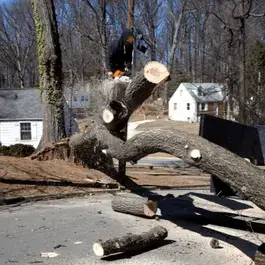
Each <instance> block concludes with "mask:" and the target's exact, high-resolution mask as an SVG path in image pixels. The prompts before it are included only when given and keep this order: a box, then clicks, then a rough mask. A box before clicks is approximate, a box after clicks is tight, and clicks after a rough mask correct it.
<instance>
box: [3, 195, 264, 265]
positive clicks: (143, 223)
mask: <svg viewBox="0 0 265 265" xmlns="http://www.w3.org/2000/svg"><path fill="white" fill-rule="evenodd" d="M170 192H171V193H172V191H170ZM196 192H198V191H196ZM161 193H167V191H163V192H161ZM174 193H175V195H179V194H181V193H183V194H185V193H187V191H174ZM201 193H208V192H207V191H201ZM112 196H113V195H110V194H104V195H94V196H90V197H88V198H79V199H67V200H58V201H48V202H38V203H34V204H28V205H24V206H20V207H17V208H9V209H6V208H1V211H0V213H1V215H0V264H1V265H2V264H3V265H4V264H19V265H26V264H49V265H93V264H115V265H116V264H117V265H119V264H125V265H126V264H129V265H138V264H141V265H149V264H150V265H151V264H152V265H156V264H157V265H163V264H166V265H168V264H176V265H204V264H216V265H221V264H222V265H224V264H230V265H231V264H241V265H244V264H246V265H249V264H250V263H251V262H250V257H252V256H253V255H254V252H255V250H256V248H257V244H259V243H260V241H258V240H257V239H256V237H255V236H254V235H249V233H245V232H241V231H235V230H232V229H227V228H217V227H214V226H205V227H204V228H202V227H201V226H199V225H191V224H187V223H185V224H183V223H173V222H171V221H166V220H160V221H157V220H146V219H142V218H137V217H134V216H130V215H125V214H121V213H116V212H113V211H112V209H111V206H110V200H111V198H112ZM156 225H163V226H165V227H166V228H167V229H168V231H169V235H168V238H167V239H168V240H172V243H170V242H169V241H168V244H167V245H165V246H162V247H160V248H157V249H153V250H150V251H148V252H144V253H142V254H138V255H134V256H132V257H131V258H130V257H123V258H120V259H117V257H116V259H113V260H111V261H106V260H101V259H99V258H98V257H96V256H95V255H94V254H93V252H92V245H93V243H94V242H96V241H98V240H99V239H103V240H104V239H108V238H111V237H113V236H122V235H124V234H125V233H127V232H131V233H140V232H143V231H146V230H148V229H150V228H151V227H154V226H156ZM216 231H220V232H222V233H223V234H221V233H220V232H216ZM233 234H234V235H236V236H237V237H236V238H232V239H231V240H230V241H229V240H228V239H226V237H227V238H228V237H230V236H231V235H233ZM211 237H218V238H219V239H220V238H221V239H224V241H222V242H221V245H222V248H221V249H212V248H211V247H210V245H209V241H210V239H211ZM237 238H238V239H237ZM227 241H229V243H227ZM76 242H79V243H80V242H81V243H80V244H76ZM59 244H61V245H64V246H63V247H60V248H58V249H55V250H54V247H55V246H57V245H59ZM50 251H52V252H53V251H55V252H57V253H58V254H59V256H57V257H55V258H43V257H41V256H40V253H41V252H50Z"/></svg>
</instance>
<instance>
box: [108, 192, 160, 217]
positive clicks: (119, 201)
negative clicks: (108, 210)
mask: <svg viewBox="0 0 265 265" xmlns="http://www.w3.org/2000/svg"><path fill="white" fill-rule="evenodd" d="M111 206H112V209H113V210H114V211H116V212H121V213H128V214H132V215H136V216H142V217H149V218H152V217H155V215H156V211H157V202H156V201H152V200H148V198H143V197H136V196H126V197H125V196H115V197H114V199H113V200H112V201H111Z"/></svg>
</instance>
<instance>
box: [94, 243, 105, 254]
mask: <svg viewBox="0 0 265 265" xmlns="http://www.w3.org/2000/svg"><path fill="white" fill-rule="evenodd" d="M93 251H94V253H95V254H96V256H98V257H103V256H104V249H103V247H102V245H101V244H100V243H94V244H93Z"/></svg>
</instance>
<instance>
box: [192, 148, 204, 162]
mask: <svg viewBox="0 0 265 265" xmlns="http://www.w3.org/2000/svg"><path fill="white" fill-rule="evenodd" d="M201 157H202V156H201V152H200V150H198V149H193V150H191V151H190V158H191V159H192V160H194V161H199V160H200V159H201Z"/></svg>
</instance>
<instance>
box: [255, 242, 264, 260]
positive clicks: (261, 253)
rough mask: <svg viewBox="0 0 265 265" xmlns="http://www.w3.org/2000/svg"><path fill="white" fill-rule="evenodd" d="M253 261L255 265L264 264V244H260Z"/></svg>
mask: <svg viewBox="0 0 265 265" xmlns="http://www.w3.org/2000/svg"><path fill="white" fill-rule="evenodd" d="M254 261H255V265H264V264H265V243H262V244H261V245H260V246H259V247H258V249H257V251H256V255H255V259H254Z"/></svg>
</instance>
